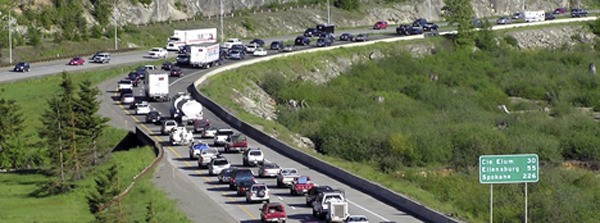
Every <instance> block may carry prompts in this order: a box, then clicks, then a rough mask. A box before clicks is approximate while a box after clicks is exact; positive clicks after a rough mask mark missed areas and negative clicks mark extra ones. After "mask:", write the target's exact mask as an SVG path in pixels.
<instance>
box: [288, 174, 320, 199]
mask: <svg viewBox="0 0 600 223" xmlns="http://www.w3.org/2000/svg"><path fill="white" fill-rule="evenodd" d="M314 186H315V184H314V183H313V182H312V181H311V180H310V177H309V176H299V177H294V181H292V186H291V187H290V194H292V195H298V194H305V193H306V192H308V190H310V189H311V188H313V187H314Z"/></svg>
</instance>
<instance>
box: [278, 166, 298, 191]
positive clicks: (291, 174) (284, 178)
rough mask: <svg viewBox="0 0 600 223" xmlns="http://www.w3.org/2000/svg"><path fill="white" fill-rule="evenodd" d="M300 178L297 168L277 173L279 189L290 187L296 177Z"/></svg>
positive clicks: (284, 169) (285, 169)
mask: <svg viewBox="0 0 600 223" xmlns="http://www.w3.org/2000/svg"><path fill="white" fill-rule="evenodd" d="M298 176H300V175H299V173H298V170H296V169H295V168H283V169H281V171H279V173H277V187H286V186H287V187H289V186H290V185H292V181H294V178H295V177H298Z"/></svg>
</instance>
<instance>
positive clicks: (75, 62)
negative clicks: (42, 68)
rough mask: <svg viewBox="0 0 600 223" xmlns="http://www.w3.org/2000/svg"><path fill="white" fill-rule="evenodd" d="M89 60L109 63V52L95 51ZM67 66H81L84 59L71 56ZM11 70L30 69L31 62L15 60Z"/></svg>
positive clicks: (24, 70)
mask: <svg viewBox="0 0 600 223" xmlns="http://www.w3.org/2000/svg"><path fill="white" fill-rule="evenodd" d="M89 62H93V63H102V64H104V63H109V62H110V53H107V52H102V51H99V52H96V53H94V55H92V56H91V57H90V58H89ZM67 65H69V66H83V65H85V59H83V58H82V57H73V58H71V60H69V62H67ZM12 71H14V72H29V71H31V63H29V62H17V63H16V64H15V66H14V67H13V69H12Z"/></svg>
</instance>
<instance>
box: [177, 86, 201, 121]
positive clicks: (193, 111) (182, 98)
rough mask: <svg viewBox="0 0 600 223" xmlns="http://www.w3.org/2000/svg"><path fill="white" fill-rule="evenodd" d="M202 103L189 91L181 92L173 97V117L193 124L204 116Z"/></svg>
mask: <svg viewBox="0 0 600 223" xmlns="http://www.w3.org/2000/svg"><path fill="white" fill-rule="evenodd" d="M202 109H203V107H202V104H200V103H199V102H198V101H196V100H194V99H193V98H192V96H191V95H190V94H189V93H185V92H179V93H177V94H176V95H175V96H174V97H173V105H172V106H171V118H173V119H175V120H177V122H179V123H187V124H192V123H194V121H195V120H201V119H202V118H203V113H202Z"/></svg>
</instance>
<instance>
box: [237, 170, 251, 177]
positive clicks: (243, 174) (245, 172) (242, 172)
mask: <svg viewBox="0 0 600 223" xmlns="http://www.w3.org/2000/svg"><path fill="white" fill-rule="evenodd" d="M235 178H236V179H252V178H254V176H253V175H252V172H251V171H250V170H239V171H237V172H236V173H235Z"/></svg>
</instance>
